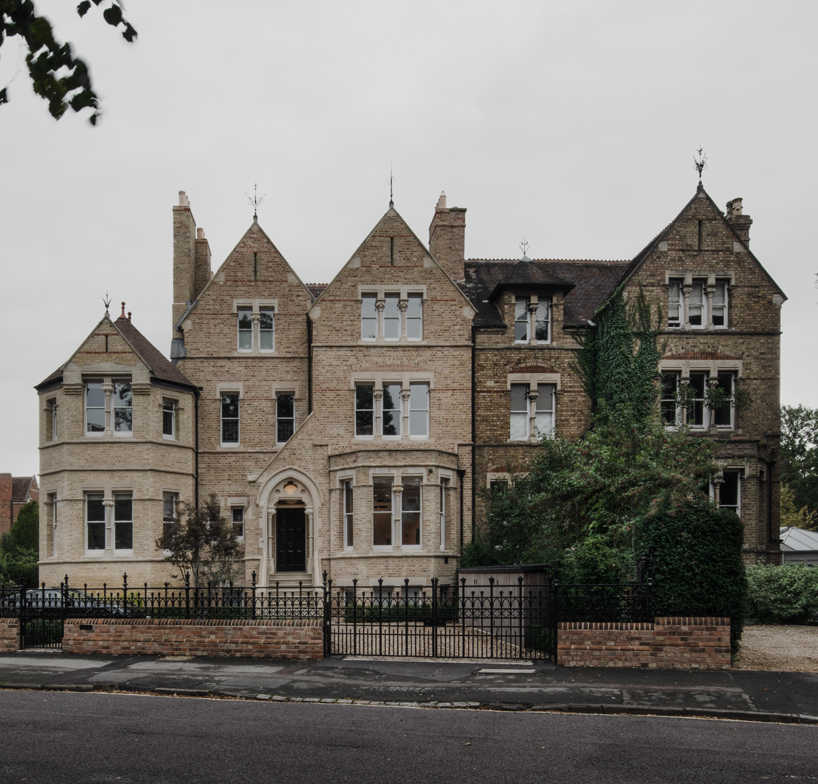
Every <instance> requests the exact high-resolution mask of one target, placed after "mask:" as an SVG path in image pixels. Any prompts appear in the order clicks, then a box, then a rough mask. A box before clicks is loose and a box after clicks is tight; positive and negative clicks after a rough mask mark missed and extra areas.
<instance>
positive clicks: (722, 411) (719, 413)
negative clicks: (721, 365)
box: [713, 372, 733, 427]
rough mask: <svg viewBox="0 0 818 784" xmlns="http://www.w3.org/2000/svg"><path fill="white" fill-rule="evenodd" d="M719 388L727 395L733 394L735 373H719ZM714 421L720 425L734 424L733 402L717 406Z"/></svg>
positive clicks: (728, 425)
mask: <svg viewBox="0 0 818 784" xmlns="http://www.w3.org/2000/svg"><path fill="white" fill-rule="evenodd" d="M718 380H719V383H718V388H719V389H721V390H722V391H723V392H724V394H725V395H732V394H733V374H732V373H729V372H721V373H719V375H718ZM713 423H714V424H715V425H716V426H718V427H731V426H732V424H733V406H732V404H731V403H727V405H724V406H721V408H717V409H716V410H715V411H714V412H713Z"/></svg>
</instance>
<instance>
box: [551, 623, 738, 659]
mask: <svg viewBox="0 0 818 784" xmlns="http://www.w3.org/2000/svg"><path fill="white" fill-rule="evenodd" d="M557 640H558V644H557V664H560V665H562V666H565V667H644V668H650V669H702V670H716V669H726V668H728V667H729V666H730V619H729V618H656V619H655V620H654V623H561V624H559V628H558V637H557Z"/></svg>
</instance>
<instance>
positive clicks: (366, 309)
mask: <svg viewBox="0 0 818 784" xmlns="http://www.w3.org/2000/svg"><path fill="white" fill-rule="evenodd" d="M361 337H362V338H363V339H364V340H374V339H375V338H377V337H378V312H377V310H376V309H375V295H374V294H364V295H363V296H362V297H361Z"/></svg>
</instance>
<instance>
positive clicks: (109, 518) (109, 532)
mask: <svg viewBox="0 0 818 784" xmlns="http://www.w3.org/2000/svg"><path fill="white" fill-rule="evenodd" d="M102 505H103V506H104V507H105V550H106V553H107V551H108V550H111V551H112V552H113V549H114V499H113V498H105V499H103V501H102Z"/></svg>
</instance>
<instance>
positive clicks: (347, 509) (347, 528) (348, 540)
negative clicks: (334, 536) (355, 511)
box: [344, 482, 353, 547]
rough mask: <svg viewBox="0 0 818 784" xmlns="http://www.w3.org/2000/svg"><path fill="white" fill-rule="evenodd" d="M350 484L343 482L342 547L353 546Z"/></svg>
mask: <svg viewBox="0 0 818 784" xmlns="http://www.w3.org/2000/svg"><path fill="white" fill-rule="evenodd" d="M352 523H353V516H352V482H344V537H345V538H344V546H345V547H352V546H353V533H352V528H353V526H352Z"/></svg>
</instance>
